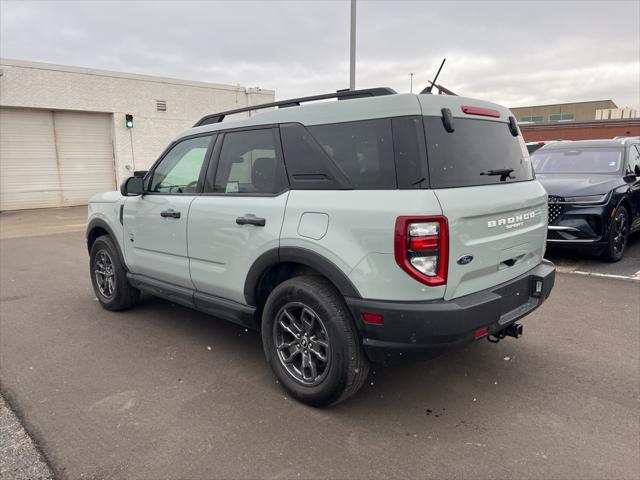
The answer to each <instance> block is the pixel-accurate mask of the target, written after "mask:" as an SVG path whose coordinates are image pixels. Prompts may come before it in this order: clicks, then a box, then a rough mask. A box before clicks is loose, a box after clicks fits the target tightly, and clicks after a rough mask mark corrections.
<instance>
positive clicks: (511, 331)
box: [487, 323, 522, 343]
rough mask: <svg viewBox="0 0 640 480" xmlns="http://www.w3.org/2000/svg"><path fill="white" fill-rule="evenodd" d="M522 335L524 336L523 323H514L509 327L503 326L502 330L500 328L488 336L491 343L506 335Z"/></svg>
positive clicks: (517, 336)
mask: <svg viewBox="0 0 640 480" xmlns="http://www.w3.org/2000/svg"><path fill="white" fill-rule="evenodd" d="M521 336H522V325H519V324H517V323H513V324H511V325H509V326H508V327H507V328H503V329H502V330H499V331H497V332H496V333H492V334H491V335H489V336H488V337H487V340H489V341H490V342H491V343H498V342H499V341H500V340H502V339H503V338H504V337H513V338H520V337H521Z"/></svg>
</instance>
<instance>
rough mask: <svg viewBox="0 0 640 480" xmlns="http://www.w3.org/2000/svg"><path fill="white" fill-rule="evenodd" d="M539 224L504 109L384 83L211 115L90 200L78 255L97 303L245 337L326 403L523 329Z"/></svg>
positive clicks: (308, 399) (542, 208)
mask: <svg viewBox="0 0 640 480" xmlns="http://www.w3.org/2000/svg"><path fill="white" fill-rule="evenodd" d="M328 98H337V100H338V101H333V102H313V101H314V100H322V99H328ZM269 107H271V108H269ZM266 108H269V109H268V110H266V111H264V112H262V113H259V114H256V115H253V116H251V117H249V118H245V119H241V120H236V121H224V122H223V120H224V118H225V116H227V115H230V114H234V113H238V112H240V111H247V110H256V109H266ZM546 232H547V195H546V193H545V191H544V189H543V188H542V186H541V185H540V183H538V181H536V180H535V177H534V173H533V170H532V168H531V163H530V160H529V155H528V152H527V149H526V147H525V143H524V141H523V140H522V136H521V134H520V131H519V129H518V126H517V124H516V121H515V119H514V118H513V116H512V114H511V113H510V111H509V110H507V109H506V108H504V107H501V106H499V105H495V104H492V103H487V102H484V101H479V100H474V99H470V98H463V97H454V96H444V95H437V96H436V95H414V94H396V93H395V92H394V91H393V90H391V89H385V88H379V89H371V90H358V91H351V92H344V91H341V92H337V93H336V94H329V95H318V96H314V97H307V98H302V99H295V100H289V101H284V102H275V103H272V104H267V105H261V106H259V107H256V106H253V107H250V108H246V109H240V110H232V111H228V112H222V113H218V114H213V115H208V116H206V117H204V118H203V119H201V120H200V121H199V122H198V123H196V125H195V126H194V127H193V128H191V129H190V130H187V131H186V132H184V133H182V134H180V135H179V136H178V137H177V138H176V139H175V140H174V141H173V142H172V143H171V145H169V147H168V148H167V149H166V151H165V152H164V153H163V154H162V155H161V156H160V158H159V159H158V161H157V162H156V163H155V164H154V165H153V166H152V167H151V169H150V170H149V171H148V172H136V175H135V176H133V177H131V178H128V179H127V180H126V181H125V182H124V183H123V184H122V187H121V190H120V192H108V193H104V194H99V195H97V196H95V197H93V198H92V199H91V200H90V203H89V225H88V229H87V243H88V248H89V252H90V269H91V280H92V282H93V287H94V289H95V293H96V296H97V298H98V300H99V301H100V303H101V304H102V306H103V307H104V308H106V309H108V310H122V309H125V308H129V307H131V306H133V305H134V304H135V303H136V301H137V300H138V298H139V295H140V292H141V291H144V292H148V293H151V294H153V295H157V296H160V297H163V298H166V299H168V300H170V301H172V302H175V303H178V304H182V305H186V306H188V307H191V308H195V309H198V310H201V311H204V312H208V313H211V314H212V315H215V316H216V317H220V318H223V319H226V320H229V321H232V322H235V323H237V324H240V325H242V326H245V327H250V328H254V329H258V330H260V331H261V332H262V342H263V347H264V352H265V355H266V358H267V360H268V362H269V364H270V366H271V368H272V369H273V372H274V373H275V375H276V377H277V378H278V380H279V381H280V383H281V384H282V385H283V386H284V388H285V389H286V390H288V391H289V392H290V393H291V394H292V395H293V396H294V397H295V398H297V399H298V400H300V401H302V402H305V403H308V404H310V405H314V406H324V405H330V404H333V403H336V402H339V401H341V400H344V399H346V398H348V397H349V396H351V395H353V394H354V393H355V392H356V391H357V390H358V389H359V388H360V387H361V386H362V385H363V383H364V381H365V380H366V378H367V375H368V373H369V365H370V362H382V363H387V362H388V361H392V360H393V359H394V358H396V357H398V356H402V355H404V357H403V358H406V357H407V356H409V355H410V354H412V353H416V352H430V351H433V350H439V349H442V348H443V347H449V346H452V345H457V344H462V343H465V342H469V341H473V340H474V339H479V338H483V337H488V338H489V339H490V340H493V341H498V340H500V339H502V338H504V337H505V336H513V337H516V338H517V337H518V336H520V334H521V332H522V327H521V325H518V324H516V321H517V320H518V319H520V318H521V317H523V316H525V315H527V314H528V313H530V312H531V311H533V310H534V309H535V308H537V307H538V306H539V305H540V304H541V303H542V302H543V301H544V300H545V299H546V298H547V297H548V296H549V294H550V291H551V289H552V287H553V284H554V277H555V269H554V266H553V264H552V263H550V262H548V261H546V260H544V259H543V254H544V249H545V239H546Z"/></svg>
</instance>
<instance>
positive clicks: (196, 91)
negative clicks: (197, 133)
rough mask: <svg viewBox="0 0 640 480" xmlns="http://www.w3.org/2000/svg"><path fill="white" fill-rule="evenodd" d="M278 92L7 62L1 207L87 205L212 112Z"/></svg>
mask: <svg viewBox="0 0 640 480" xmlns="http://www.w3.org/2000/svg"><path fill="white" fill-rule="evenodd" d="M273 100H274V92H273V91H272V90H262V89H259V88H250V89H246V88H243V87H239V86H232V85H219V84H213V83H204V82H192V81H186V80H176V79H171V78H160V77H151V76H146V75H133V74H127V73H119V72H111V71H106V70H92V69H87V68H77V67H67V66H60V65H51V64H46V63H34V62H24V61H17V60H5V59H3V60H0V210H16V209H24V208H42V207H58V206H68V205H82V204H86V202H87V199H88V198H89V197H90V196H91V195H93V194H94V193H96V192H100V191H105V190H114V189H116V188H117V187H118V186H119V185H120V182H121V181H122V180H123V179H124V178H126V177H128V176H130V175H132V172H133V171H134V170H146V169H147V168H148V167H149V166H151V164H152V163H153V162H154V161H155V160H156V159H157V158H158V156H159V155H160V154H161V153H162V151H163V150H164V149H165V148H166V147H167V145H168V144H169V143H170V142H171V140H172V139H173V138H174V137H175V136H176V135H177V134H178V133H180V132H181V131H183V130H185V129H187V128H189V127H191V126H192V125H193V124H194V123H195V122H196V121H197V120H198V119H200V118H201V117H202V116H204V115H206V114H209V113H214V112H218V111H224V110H230V109H233V108H240V107H244V106H248V105H257V104H261V103H267V102H272V101H273ZM127 114H130V115H133V128H127V127H126V125H125V116H126V115H127Z"/></svg>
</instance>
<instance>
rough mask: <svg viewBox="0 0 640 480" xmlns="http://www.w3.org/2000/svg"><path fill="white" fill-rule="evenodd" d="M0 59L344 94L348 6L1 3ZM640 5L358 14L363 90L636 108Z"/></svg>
mask: <svg viewBox="0 0 640 480" xmlns="http://www.w3.org/2000/svg"><path fill="white" fill-rule="evenodd" d="M0 17H1V24H0V27H1V29H0V30H1V32H0V54H1V55H2V56H3V57H8V58H18V59H26V60H35V61H44V62H52V63H61V64H69V65H79V66H87V67H94V68H105V69H111V70H122V71H127V72H135V73H145V74H150V75H162V76H170V77H177V78H185V79H193V80H203V81H210V82H216V83H230V84H236V83H239V84H242V85H246V86H256V85H258V86H261V87H263V88H272V89H275V90H276V95H277V97H278V98H286V97H291V96H298V95H305V94H314V93H318V92H325V91H332V90H336V89H338V88H345V87H346V86H347V85H348V71H349V65H348V61H349V58H348V47H349V45H348V42H349V30H348V29H349V3H348V2H345V1H332V2H319V1H318V2H310V1H298V2H293V1H292V2H276V1H262V2H241V1H236V2H222V1H215V2H214V1H211V2H206V1H200V2H188V1H181V2H149V1H142V2H134V1H130V2H125V1H111V2H102V1H100V2H99V1H85V2H83V1H74V2H62V1H56V2H53V1H45V2H17V1H16V2H14V1H3V2H1V3H0ZM639 18H640V2H638V1H608V2H591V1H581V2H580V1H567V2H560V1H536V2H528V1H510V2H507V1H497V2H484V1H482V2H480V1H469V2H453V1H448V2H435V1H434V2H431V1H429V2H418V1H413V2H400V1H395V2H390V1H389V2H373V1H360V2H359V3H358V55H357V60H358V62H357V84H358V87H370V86H381V85H384V86H391V87H393V88H395V89H396V90H398V91H407V90H408V88H409V76H408V73H409V72H415V74H416V75H415V77H414V85H416V88H421V87H422V86H424V85H426V83H427V80H428V79H429V78H430V77H431V76H432V75H433V74H434V72H435V70H436V69H437V66H438V64H439V62H440V61H441V59H442V57H445V56H446V57H447V59H448V60H447V65H446V67H445V69H444V70H443V73H442V75H441V78H440V81H441V82H442V83H443V84H444V85H446V86H447V87H449V88H450V89H452V90H454V91H456V92H458V93H460V94H463V95H468V96H477V97H481V98H485V99H489V100H493V101H496V102H498V103H503V104H506V105H509V106H519V105H526V104H533V103H554V102H564V101H580V100H595V99H606V98H612V99H613V100H614V101H615V102H617V103H618V105H620V106H627V105H629V106H632V107H634V108H639V107H640V26H639V25H640V24H639V21H638V19H639Z"/></svg>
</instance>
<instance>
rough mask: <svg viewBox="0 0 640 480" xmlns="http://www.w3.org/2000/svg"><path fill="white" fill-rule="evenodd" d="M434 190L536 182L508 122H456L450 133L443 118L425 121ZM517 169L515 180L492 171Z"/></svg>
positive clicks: (462, 119)
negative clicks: (493, 173)
mask: <svg viewBox="0 0 640 480" xmlns="http://www.w3.org/2000/svg"><path fill="white" fill-rule="evenodd" d="M423 122H424V130H425V137H426V142H427V157H428V164H429V178H430V185H431V188H452V187H470V186H477V185H495V184H503V183H504V184H506V183H513V182H524V181H529V180H533V178H534V174H533V169H532V167H531V161H530V159H529V154H528V152H527V149H526V146H525V144H524V141H523V139H522V136H521V135H518V136H517V137H514V136H513V135H512V134H511V132H510V131H509V126H508V124H507V123H506V122H496V121H492V120H479V119H466V118H457V117H456V118H454V128H455V130H454V131H453V132H447V131H446V130H445V128H444V125H443V123H442V118H441V117H424V119H423ZM502 169H513V171H512V172H511V174H510V177H511V178H505V176H504V175H490V174H489V173H491V172H490V171H491V170H494V171H495V170H502Z"/></svg>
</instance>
